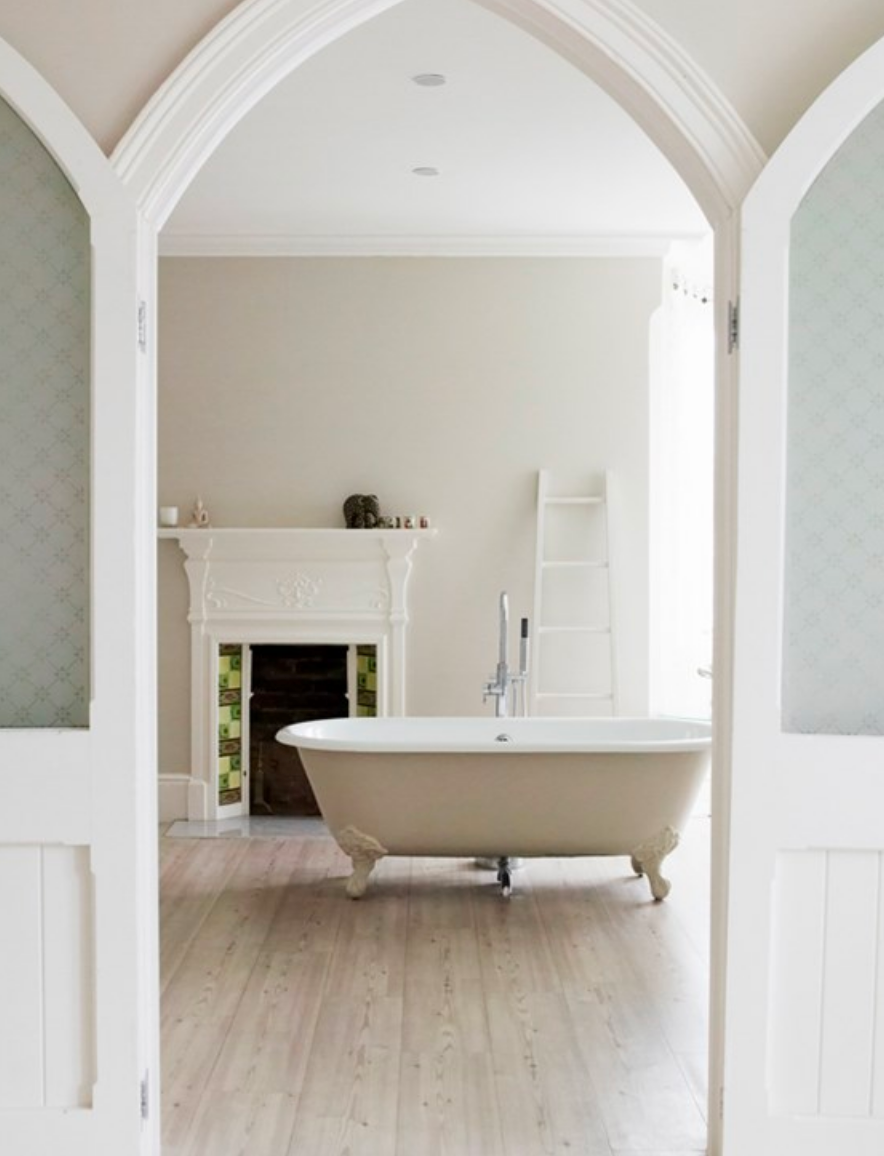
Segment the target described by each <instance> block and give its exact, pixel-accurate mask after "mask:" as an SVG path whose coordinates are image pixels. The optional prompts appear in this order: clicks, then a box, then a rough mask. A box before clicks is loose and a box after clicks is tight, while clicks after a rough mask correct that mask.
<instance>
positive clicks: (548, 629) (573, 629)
mask: <svg viewBox="0 0 884 1156" xmlns="http://www.w3.org/2000/svg"><path fill="white" fill-rule="evenodd" d="M537 633H538V634H610V633H611V628H610V626H538V627H537Z"/></svg>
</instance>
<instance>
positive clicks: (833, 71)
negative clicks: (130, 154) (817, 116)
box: [0, 0, 884, 152]
mask: <svg viewBox="0 0 884 1156" xmlns="http://www.w3.org/2000/svg"><path fill="white" fill-rule="evenodd" d="M636 2H637V7H638V8H640V9H642V10H643V11H644V12H645V14H646V15H647V16H649V17H650V18H651V19H652V20H654V21H656V22H657V23H658V24H659V25H660V26H661V27H663V28H664V29H665V31H666V32H667V33H668V34H669V35H670V36H671V37H672V38H673V39H674V40H675V41H676V42H677V43H678V44H680V45H681V46H682V47H683V48H684V49H685V51H686V52H688V53H690V54H691V56H692V57H693V58H694V59H695V60H696V62H697V64H698V65H699V66H700V67H701V68H702V69H703V70H704V71H705V72H706V73H707V74H708V75H709V76H710V77H711V78H712V80H713V81H714V82H715V83H716V84H717V85H718V86H719V87H720V89H721V91H722V93H723V94H724V96H725V97H726V98H727V99H728V100H729V101H730V102H731V103H732V104H733V106H734V108H735V109H736V110H737V112H738V113H739V115H740V116H741V117H742V118H743V119H744V121H745V122H746V124H747V125H748V126H749V128H750V129H751V131H752V132H753V133H754V135H755V137H756V138H757V140H758V141H759V143H760V144H761V145H762V147H763V148H764V149H765V150H766V151H767V152H771V151H772V150H773V149H774V148H775V147H776V145H777V144H778V143H779V142H780V141H781V140H782V139H783V137H784V136H785V134H786V132H787V131H788V130H789V128H790V127H791V126H792V124H794V122H795V120H796V119H797V118H798V116H799V115H800V114H801V112H802V111H803V110H804V109H805V108H807V106H808V105H809V104H810V102H811V101H812V100H813V99H814V97H816V96H817V95H818V94H819V93H820V92H821V91H822V90H823V89H824V88H825V87H826V85H827V84H828V83H829V82H830V81H831V80H833V79H834V78H835V77H836V76H837V75H838V73H839V72H840V71H841V70H842V69H844V68H845V67H846V66H847V65H848V64H849V63H850V62H851V61H852V60H853V59H855V57H856V56H857V55H858V54H859V53H860V52H861V51H862V50H863V49H864V48H866V47H868V46H869V45H870V44H872V43H873V42H874V41H875V40H877V39H878V38H879V37H881V36H884V5H882V4H881V0H837V2H836V0H770V2H762V0H750V2H749V3H745V4H741V5H739V6H735V5H734V4H733V3H732V2H731V0H704V3H702V4H700V3H698V2H697V0H636ZM237 6H238V5H237V2H236V0H188V2H187V3H186V4H182V3H181V2H180V0H151V3H150V4H145V3H143V2H141V0H90V3H89V4H88V5H87V4H72V3H71V2H70V0H40V3H39V4H24V3H7V4H4V5H2V6H0V36H2V37H3V38H4V39H5V40H7V41H8V42H9V43H10V44H11V45H12V46H13V47H14V48H16V49H17V50H18V51H19V52H21V53H22V55H24V56H25V57H26V58H27V59H28V60H29V61H30V62H31V63H32V64H33V65H34V66H35V67H36V68H38V69H39V70H40V72H41V73H42V74H43V75H44V76H45V77H46V78H47V79H48V80H49V81H50V82H51V83H52V84H53V85H54V87H55V88H56V90H57V91H58V92H59V93H60V94H61V96H62V97H63V98H64V100H65V101H66V102H67V103H68V104H69V105H70V107H71V108H72V109H73V110H74V112H75V113H76V114H77V115H78V116H79V117H80V119H81V120H82V121H83V123H84V124H85V126H86V127H87V129H88V130H89V131H90V132H91V133H92V135H93V136H94V137H95V138H96V140H98V141H99V143H100V144H101V146H102V148H104V149H106V150H107V151H108V152H110V150H111V149H112V148H113V146H114V145H115V144H116V143H117V141H118V140H119V139H120V137H121V136H122V134H123V132H124V131H125V129H126V128H127V127H128V125H129V124H130V123H131V121H132V119H133V118H134V116H135V115H136V113H137V112H138V111H139V109H140V108H141V107H142V106H143V105H144V104H145V102H146V101H147V99H148V97H149V96H150V95H151V93H153V92H154V91H155V90H156V88H157V87H158V86H159V85H160V84H161V83H162V82H163V80H165V79H166V77H167V76H168V74H169V73H170V72H171V71H172V70H173V69H174V68H175V66H176V65H177V64H178V63H179V62H180V61H181V60H182V59H183V57H184V56H185V54H186V53H187V52H188V51H189V50H190V49H191V48H192V47H193V46H194V45H195V44H196V43H197V42H198V41H199V40H200V39H201V37H202V36H204V35H205V34H206V33H208V32H209V31H210V30H211V28H212V26H213V25H215V24H217V23H218V22H219V21H220V20H221V19H222V18H223V17H224V16H226V15H227V13H228V12H230V11H232V10H233V9H234V8H236V7H237Z"/></svg>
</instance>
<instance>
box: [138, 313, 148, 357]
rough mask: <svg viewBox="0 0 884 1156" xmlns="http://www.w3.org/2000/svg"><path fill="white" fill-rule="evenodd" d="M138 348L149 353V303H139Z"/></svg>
mask: <svg viewBox="0 0 884 1156" xmlns="http://www.w3.org/2000/svg"><path fill="white" fill-rule="evenodd" d="M138 348H139V349H140V350H141V352H142V353H146V352H147V302H146V301H139V302H138Z"/></svg>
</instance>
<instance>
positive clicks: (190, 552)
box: [160, 528, 436, 819]
mask: <svg viewBox="0 0 884 1156" xmlns="http://www.w3.org/2000/svg"><path fill="white" fill-rule="evenodd" d="M435 534H436V531H435V530H321V529H279V530H274V529H214V528H209V529H190V528H187V529H174V530H161V531H160V537H161V538H166V539H173V540H175V541H177V543H178V545H179V546H180V548H181V549H182V550H183V551H184V554H185V563H184V569H185V571H186V573H187V578H188V582H189V585H190V607H189V611H188V621H189V623H190V628H191V717H192V739H191V759H192V775H193V776H194V778H195V779H196V780H197V781H198V782H199V783H201V784H202V785H203V788H204V789H203V790H202V791H191V792H190V797H191V799H192V800H193V802H192V804H191V806H190V808H189V809H190V811H192V812H193V813H191V814H190V818H197V819H214V818H217V817H218V812H217V807H216V803H215V799H216V795H217V792H216V791H215V790H214V776H215V769H216V765H217V761H216V744H217V737H216V736H217V733H218V732H217V726H216V719H215V714H216V708H217V704H216V701H215V699H216V695H215V694H214V693H213V688H214V687H215V686H216V685H217V682H216V679H215V678H214V670H215V663H216V661H217V653H218V644H219V643H221V642H242V643H252V644H259V643H293V644H297V643H329V644H339V645H351V644H354V643H372V644H374V645H375V646H377V654H378V713H379V714H388V715H402V714H405V687H406V671H405V664H406V646H405V641H406V631H407V627H408V602H407V594H408V582H409V578H410V575H411V570H412V565H413V557H414V551H415V549H416V548H417V546H418V543H419V542H420V540H421V539H423V538H432V537H434V536H435ZM200 800H201V801H200Z"/></svg>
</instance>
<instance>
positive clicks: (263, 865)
mask: <svg viewBox="0 0 884 1156" xmlns="http://www.w3.org/2000/svg"><path fill="white" fill-rule="evenodd" d="M708 837H709V824H708V820H706V819H704V818H701V817H697V818H695V819H694V821H693V823H692V827H691V829H690V830H689V831H688V833H687V835H686V836H685V839H684V840H683V843H682V846H681V847H680V848H679V850H678V851H676V852H675V854H674V855H673V856H672V857H671V859H670V860H669V861H668V863H667V874H668V875H669V876H670V877H671V879H672V880H673V889H672V894H671V895H670V897H669V899H668V900H666V902H664V903H653V902H652V901H651V899H650V892H649V890H648V886H647V882H646V881H645V880H641V879H636V878H635V877H634V876H632V875H631V874H630V871H629V864H628V860H626V859H574V860H565V859H550V860H535V861H531V862H529V863H528V864H527V866H526V867H525V869H523V870H520V871H517V872H516V873H515V877H514V881H515V892H514V894H513V896H512V898H511V899H509V900H504V899H502V898H501V897H500V895H499V892H498V889H497V886H496V884H495V883H494V882H493V879H494V876H493V873H492V872H487V871H482V870H480V869H478V868H476V867H475V866H474V865H473V864H472V863H471V862H470V861H464V860H445V859H393V858H391V859H388V860H386V861H384V862H383V863H382V864H381V865H380V866H379V867H378V869H377V870H376V871H375V874H374V876H373V877H372V881H371V883H370V885H369V890H368V893H367V895H366V896H365V898H364V899H362V900H360V901H358V902H354V901H352V900H349V899H347V898H346V897H345V895H344V892H343V887H342V882H341V880H342V878H343V877H344V876H345V875H346V873H347V860H346V859H345V858H344V856H343V855H342V854H341V852H340V851H339V850H338V849H337V847H336V846H335V844H334V843H333V842H332V840H331V839H329V838H327V837H316V836H315V835H310V836H308V837H304V838H270V839H263V838H254V839H239V838H237V839H229V838H226V839H225V838H222V839H184V838H163V839H162V840H161V863H162V872H161V920H162V933H161V938H162V1044H163V1105H162V1111H163V1153H164V1156H535V1154H536V1156H549V1154H552V1153H567V1154H568V1156H688V1154H691V1156H693V1154H695V1153H702V1152H704V1151H705V1147H706V1125H705V1111H706V1103H705V1094H706V1093H705V1083H706V1046H707V1042H706V1031H707V1012H706V1005H707V988H708V978H707V977H708V948H707V944H708V917H707V909H708V892H709V886H708Z"/></svg>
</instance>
